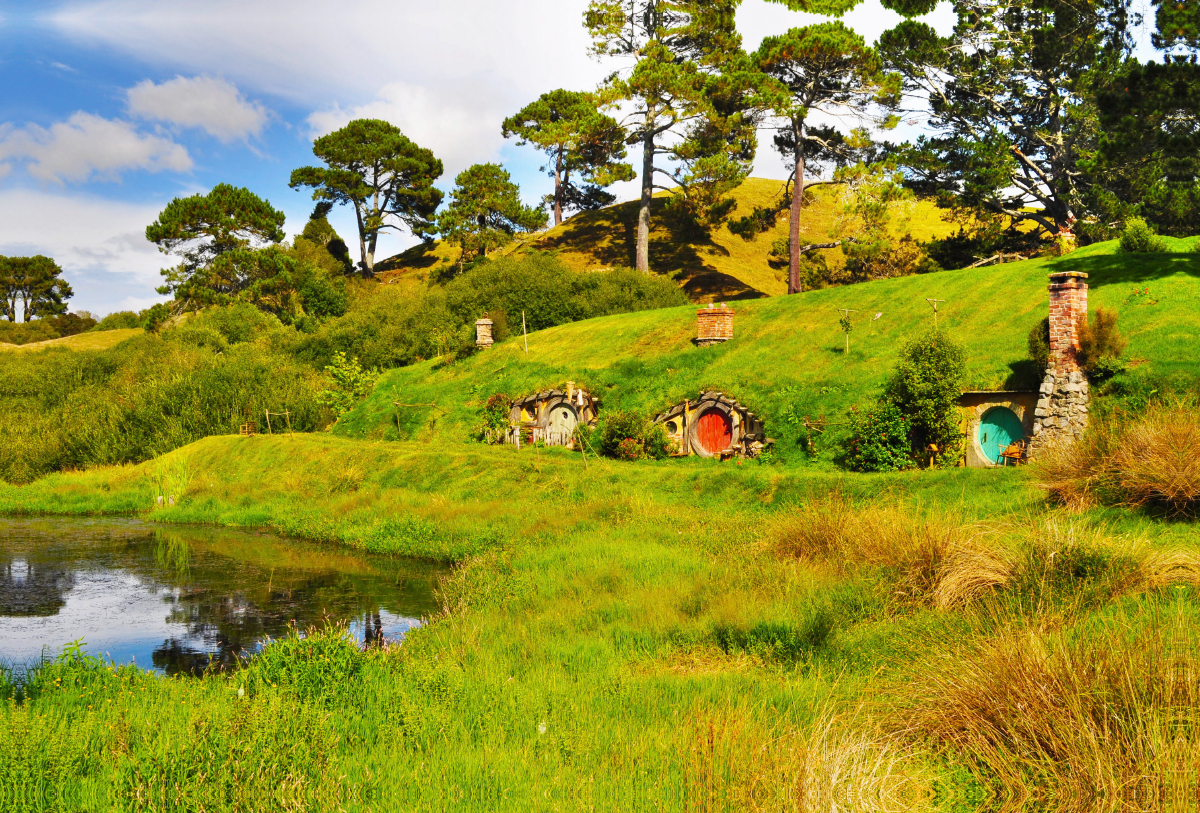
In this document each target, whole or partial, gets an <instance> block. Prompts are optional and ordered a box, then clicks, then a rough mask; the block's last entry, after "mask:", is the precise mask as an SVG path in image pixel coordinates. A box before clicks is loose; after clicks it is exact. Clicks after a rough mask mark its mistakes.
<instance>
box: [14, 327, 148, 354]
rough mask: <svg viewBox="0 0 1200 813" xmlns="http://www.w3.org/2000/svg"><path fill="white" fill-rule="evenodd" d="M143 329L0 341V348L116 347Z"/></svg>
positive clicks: (76, 348) (88, 348)
mask: <svg viewBox="0 0 1200 813" xmlns="http://www.w3.org/2000/svg"><path fill="white" fill-rule="evenodd" d="M143 332H144V331H143V330H142V329H141V328H131V329H128V330H102V331H96V332H92V331H88V332H87V333H77V334H75V335H74V336H63V337H61V338H58V339H47V340H46V341H44V342H32V343H31V344H6V343H4V342H0V350H45V349H49V348H51V347H65V348H67V349H68V350H108V349H109V348H111V347H116V346H117V345H118V344H120V343H121V342H123V341H125V340H126V339H130V338H133V337H134V336H139V335H141V334H142V333H143Z"/></svg>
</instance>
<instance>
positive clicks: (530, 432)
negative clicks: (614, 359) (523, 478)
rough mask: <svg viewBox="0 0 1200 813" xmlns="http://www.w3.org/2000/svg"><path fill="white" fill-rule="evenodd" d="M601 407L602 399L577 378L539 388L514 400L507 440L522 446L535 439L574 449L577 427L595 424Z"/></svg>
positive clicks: (551, 444) (514, 444)
mask: <svg viewBox="0 0 1200 813" xmlns="http://www.w3.org/2000/svg"><path fill="white" fill-rule="evenodd" d="M599 410H600V401H599V399H598V398H596V397H595V396H593V395H592V394H591V393H590V392H588V391H587V390H586V389H583V388H582V387H577V386H575V382H574V381H568V382H567V383H566V385H565V386H564V387H563V388H562V389H553V390H546V391H544V392H535V393H533V394H532V395H527V396H525V397H524V398H521V399H518V400H517V401H515V402H513V406H512V411H511V412H510V413H509V416H508V427H509V428H508V434H507V436H506V437H505V442H506V443H511V444H512V445H513V446H516V447H517V448H518V449H519V448H521V447H522V446H528V445H530V444H534V443H541V444H543V445H545V446H566V447H567V448H568V449H574V448H575V429H576V427H578V426H579V425H581V424H582V425H584V426H588V427H594V426H595V425H596V415H597V413H598V412H599Z"/></svg>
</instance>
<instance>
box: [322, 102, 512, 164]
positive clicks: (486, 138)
mask: <svg viewBox="0 0 1200 813" xmlns="http://www.w3.org/2000/svg"><path fill="white" fill-rule="evenodd" d="M488 90H489V88H488V87H487V86H486V85H482V86H468V87H463V88H458V89H454V90H450V91H446V92H444V93H439V92H437V91H434V90H432V89H431V88H428V87H422V86H420V85H412V84H408V83H406V82H393V83H391V84H388V85H385V86H384V87H383V88H381V89H380V91H379V94H378V97H377V98H376V99H375V100H373V101H370V102H367V103H366V104H362V105H358V106H356V107H351V108H349V109H346V110H343V109H342V108H341V107H338V106H336V105H335V106H334V107H332V108H329V109H327V110H321V111H318V112H316V113H313V114H312V115H311V116H309V117H308V123H309V125H310V126H311V127H312V130H313V132H312V135H313V136H314V137H315V136H320V135H325V134H326V133H331V132H333V131H334V130H336V129H338V128H339V127H341V126H343V125H344V124H346V123H347V122H348V121H351V120H352V119H383V120H384V121H388V122H391V123H392V124H394V125H396V126H397V127H399V128H400V130H401V132H403V133H404V134H405V135H406V136H408V137H409V138H411V139H412V140H413V141H415V142H416V143H417V144H419V145H420V146H422V147H426V148H428V149H431V150H433V154H434V155H436V156H437V157H438V158H439V159H441V161H442V163H443V164H444V166H445V174H444V175H443V176H442V180H443V181H453V179H454V177H455V176H456V175H457V174H458V173H459V172H461V171H462V170H464V169H466V168H467V167H469V166H470V165H472V164H477V163H483V162H485V161H492V160H495V159H496V158H497V157H498V153H499V150H500V147H501V145H502V144H503V143H504V139H503V138H502V137H501V135H500V125H501V123H502V122H503V121H504V118H505V117H506V116H508V115H510V111H508V110H507V109H506V107H505V106H504V105H503V102H502V101H501V100H498V99H496V98H495V97H494V96H491V95H490V94H489V93H488Z"/></svg>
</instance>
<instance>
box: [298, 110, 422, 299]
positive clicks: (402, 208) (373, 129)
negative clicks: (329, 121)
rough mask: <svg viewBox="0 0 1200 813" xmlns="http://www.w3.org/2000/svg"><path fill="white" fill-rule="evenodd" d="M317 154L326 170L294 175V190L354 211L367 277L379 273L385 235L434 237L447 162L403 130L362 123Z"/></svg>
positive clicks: (333, 137) (325, 140) (326, 141)
mask: <svg viewBox="0 0 1200 813" xmlns="http://www.w3.org/2000/svg"><path fill="white" fill-rule="evenodd" d="M313 154H314V155H315V156H316V157H317V158H320V159H321V160H322V161H324V162H325V166H324V167H301V168H299V169H297V170H295V171H293V172H292V177H291V180H290V182H289V186H291V187H292V188H293V189H296V188H298V187H301V186H309V187H312V189H313V200H319V201H328V202H331V203H339V204H350V205H351V206H353V207H354V216H355V218H356V220H357V222H358V245H359V251H360V253H361V255H362V263H361V265H362V272H363V275H364V276H367V277H370V276H373V275H374V273H375V249H376V246H377V245H378V242H379V235H380V233H381V232H383V231H386V230H388V229H397V230H398V229H400V228H401V226H404V227H406V228H408V230H409V231H410V232H411V233H412V234H413V235H415V236H417V237H430V236H432V234H433V232H434V228H433V213H434V212H435V211H436V210H437V207H438V206H439V205H440V204H441V202H442V192H441V190H439V189H437V188H436V187H434V185H433V183H434V181H436V180H437V179H438V178H440V177H441V175H442V162H441V161H439V160H438V159H437V158H435V157H434V156H433V153H432V152H430V151H429V150H427V149H424V148H422V147H419V146H417V145H416V144H415V143H413V142H412V141H410V140H409V139H408V138H407V137H406V136H405V135H404V134H403V133H402V132H400V129H399V128H398V127H396V126H395V125H393V124H389V123H388V122H386V121H380V120H378V119H356V120H355V121H352V122H350V123H349V124H347V125H346V126H345V127H343V128H342V129H340V130H337V131H335V132H332V133H330V134H329V135H325V136H321V137H320V138H318V139H317V140H316V141H314V142H313ZM398 224H399V225H398Z"/></svg>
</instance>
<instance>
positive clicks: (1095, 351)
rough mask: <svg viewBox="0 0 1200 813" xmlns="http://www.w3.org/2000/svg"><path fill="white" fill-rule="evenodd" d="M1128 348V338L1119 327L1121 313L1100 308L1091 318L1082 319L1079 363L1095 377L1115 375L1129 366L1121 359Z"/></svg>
mask: <svg viewBox="0 0 1200 813" xmlns="http://www.w3.org/2000/svg"><path fill="white" fill-rule="evenodd" d="M1124 352H1125V339H1124V338H1122V336H1121V334H1120V332H1118V330H1117V314H1116V313H1115V312H1114V311H1110V310H1105V309H1104V308H1097V309H1096V312H1095V313H1094V314H1093V315H1092V319H1091V321H1089V320H1088V319H1087V318H1086V317H1082V318H1080V320H1079V353H1078V355H1077V356H1076V358H1077V360H1078V362H1079V366H1080V367H1081V368H1083V371H1084V372H1086V373H1087V375H1088V378H1090V379H1092V380H1093V381H1103V380H1104V379H1106V378H1111V377H1112V376H1114V375H1116V374H1117V373H1119V372H1122V371H1123V370H1124V369H1125V365H1124V364H1122V363H1121V362H1120V357H1121V355H1122V354H1123V353H1124Z"/></svg>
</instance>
